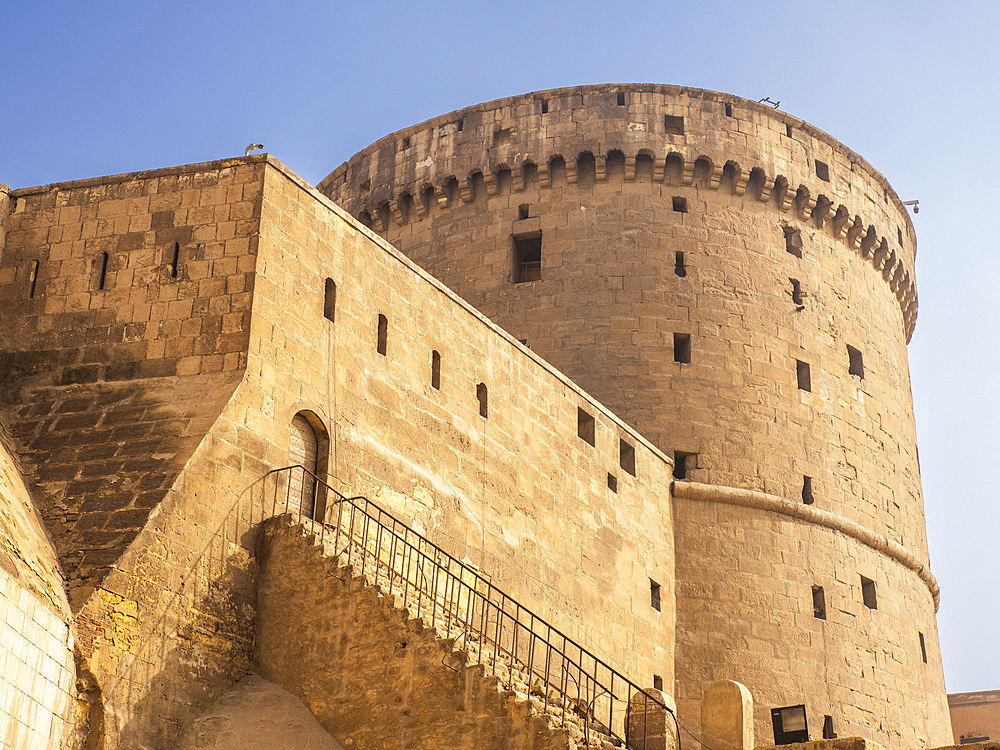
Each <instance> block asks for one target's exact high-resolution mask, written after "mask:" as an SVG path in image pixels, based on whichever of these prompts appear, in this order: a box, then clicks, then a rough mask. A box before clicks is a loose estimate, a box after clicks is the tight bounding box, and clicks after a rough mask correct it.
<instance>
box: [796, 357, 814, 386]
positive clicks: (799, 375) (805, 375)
mask: <svg viewBox="0 0 1000 750" xmlns="http://www.w3.org/2000/svg"><path fill="white" fill-rule="evenodd" d="M795 379H796V381H797V383H798V386H799V390H800V391H811V390H812V376H811V375H810V373H809V363H808V362H803V361H802V360H801V359H797V360H795Z"/></svg>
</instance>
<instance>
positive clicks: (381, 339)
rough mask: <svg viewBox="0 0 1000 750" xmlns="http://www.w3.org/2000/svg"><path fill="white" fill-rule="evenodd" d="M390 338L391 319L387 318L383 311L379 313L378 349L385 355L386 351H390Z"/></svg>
mask: <svg viewBox="0 0 1000 750" xmlns="http://www.w3.org/2000/svg"><path fill="white" fill-rule="evenodd" d="M388 340H389V319H388V318H386V317H385V316H384V315H383V314H382V313H379V314H378V342H377V344H376V350H377V351H378V353H379V354H381V355H382V356H383V357H384V356H385V353H386V351H388Z"/></svg>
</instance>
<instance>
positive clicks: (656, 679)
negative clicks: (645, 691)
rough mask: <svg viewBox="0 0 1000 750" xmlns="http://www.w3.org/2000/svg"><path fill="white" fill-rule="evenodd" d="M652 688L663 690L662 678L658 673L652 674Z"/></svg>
mask: <svg viewBox="0 0 1000 750" xmlns="http://www.w3.org/2000/svg"><path fill="white" fill-rule="evenodd" d="M653 690H663V678H662V677H660V675H658V674H654V675H653Z"/></svg>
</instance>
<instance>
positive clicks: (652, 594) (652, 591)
mask: <svg viewBox="0 0 1000 750" xmlns="http://www.w3.org/2000/svg"><path fill="white" fill-rule="evenodd" d="M649 604H650V606H652V608H653V609H655V610H656V611H657V612H659V611H660V584H658V583H657V582H656V581H654V580H653V579H652V578H650V579H649Z"/></svg>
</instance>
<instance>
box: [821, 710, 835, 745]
mask: <svg viewBox="0 0 1000 750" xmlns="http://www.w3.org/2000/svg"><path fill="white" fill-rule="evenodd" d="M823 739H824V740H835V739H837V733H836V732H835V731H833V717H832V716H830V715H829V714H827V715H826V716H824V717H823Z"/></svg>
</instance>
